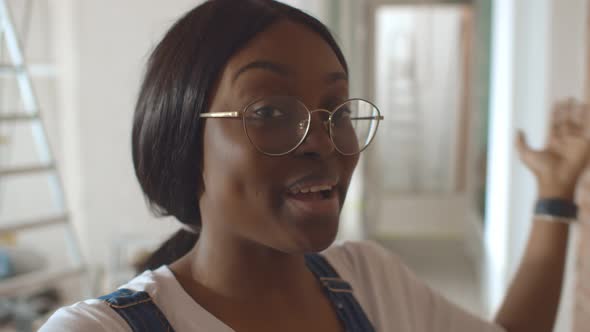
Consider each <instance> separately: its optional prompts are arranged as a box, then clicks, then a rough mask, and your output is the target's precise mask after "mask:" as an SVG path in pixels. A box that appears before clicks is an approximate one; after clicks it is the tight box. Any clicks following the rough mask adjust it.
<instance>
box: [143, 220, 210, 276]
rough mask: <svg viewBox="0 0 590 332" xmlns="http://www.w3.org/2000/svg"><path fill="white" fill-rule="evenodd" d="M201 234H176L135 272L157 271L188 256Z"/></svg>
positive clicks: (188, 232)
mask: <svg viewBox="0 0 590 332" xmlns="http://www.w3.org/2000/svg"><path fill="white" fill-rule="evenodd" d="M198 239H199V234H198V233H194V232H190V231H188V230H186V229H181V230H179V231H177V232H176V233H174V235H172V237H170V238H169V239H168V240H166V242H164V243H162V245H161V246H160V247H159V248H158V249H157V250H156V251H154V252H153V253H152V254H151V255H149V256H148V257H147V258H146V259H143V260H141V261H140V262H139V263H137V264H136V265H135V271H136V272H137V273H141V272H143V271H145V270H155V269H157V268H159V267H160V266H162V265H169V264H172V263H173V262H174V261H176V260H177V259H179V258H180V257H182V256H184V255H186V254H187V253H188V252H189V251H191V249H192V248H193V247H194V246H195V244H196V243H197V240H198Z"/></svg>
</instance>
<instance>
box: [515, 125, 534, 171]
mask: <svg viewBox="0 0 590 332" xmlns="http://www.w3.org/2000/svg"><path fill="white" fill-rule="evenodd" d="M516 149H517V151H518V155H519V156H520V159H521V160H522V161H523V162H524V163H525V165H527V166H528V167H529V168H530V169H534V168H535V167H534V166H535V165H534V164H535V162H534V161H535V156H536V154H537V151H535V150H533V149H531V147H530V146H529V144H528V142H527V140H526V137H525V135H524V132H523V131H522V130H519V131H518V133H517V134H516Z"/></svg>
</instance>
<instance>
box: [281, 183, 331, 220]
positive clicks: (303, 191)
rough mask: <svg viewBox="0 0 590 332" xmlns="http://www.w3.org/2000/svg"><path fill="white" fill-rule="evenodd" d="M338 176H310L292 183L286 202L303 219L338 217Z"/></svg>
mask: <svg viewBox="0 0 590 332" xmlns="http://www.w3.org/2000/svg"><path fill="white" fill-rule="evenodd" d="M338 183H339V179H338V177H337V176H334V175H332V174H319V173H316V174H309V175H307V176H303V177H301V178H299V179H297V180H296V181H294V182H292V183H291V184H290V185H289V186H288V187H287V188H288V189H287V193H286V198H287V199H286V201H287V203H288V205H289V206H290V207H291V209H292V211H293V212H294V213H295V214H297V215H299V216H302V217H316V216H337V215H338V214H339V212H340V200H339V195H338V191H337V188H338Z"/></svg>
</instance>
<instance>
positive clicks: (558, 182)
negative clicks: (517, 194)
mask: <svg viewBox="0 0 590 332" xmlns="http://www.w3.org/2000/svg"><path fill="white" fill-rule="evenodd" d="M550 121H551V122H550V126H549V135H548V137H547V142H546V144H545V147H544V148H543V149H540V150H535V149H532V148H531V147H530V146H529V145H528V143H527V141H526V138H525V135H524V133H523V132H522V131H519V133H518V136H517V140H516V147H517V149H518V152H519V155H520V158H521V159H522V161H523V162H524V163H525V165H526V166H527V167H528V168H529V169H530V170H531V171H532V172H533V173H534V174H535V176H536V178H537V184H538V186H539V196H540V197H541V198H566V199H573V196H574V192H575V189H576V184H577V183H578V179H579V178H580V175H581V174H582V172H583V170H584V168H585V167H586V165H587V163H588V159H589V156H590V135H589V130H588V129H589V127H590V126H589V121H590V110H589V109H588V105H586V104H580V103H578V102H576V101H575V100H574V99H571V98H570V99H568V100H567V101H562V102H558V103H556V104H555V105H554V107H553V112H552V116H551V120H550Z"/></svg>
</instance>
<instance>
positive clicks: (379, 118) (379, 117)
mask: <svg viewBox="0 0 590 332" xmlns="http://www.w3.org/2000/svg"><path fill="white" fill-rule="evenodd" d="M271 97H288V98H293V99H295V100H297V102H299V103H300V104H301V105H302V106H303V107H304V108H305V110H306V111H307V128H306V130H305V134H304V135H303V136H302V137H301V140H299V142H298V143H297V144H296V145H295V147H293V148H291V149H290V150H289V151H287V152H283V153H268V152H265V151H262V150H261V149H260V147H258V145H257V144H255V143H254V142H253V141H252V138H251V137H250V135H249V134H248V129H246V121H245V119H244V114H245V113H246V110H247V109H248V108H250V106H252V105H254V104H256V103H258V102H260V101H261V100H264V99H267V98H269V97H263V98H259V99H256V100H254V101H252V102H250V103H248V104H247V105H246V106H245V107H244V108H243V109H242V110H241V111H236V112H204V113H201V114H199V118H206V119H211V118H217V119H219V118H229V119H238V118H240V119H242V127H243V129H244V133H245V134H246V137H248V140H249V141H250V143H251V144H252V145H253V146H254V147H255V148H256V150H258V151H259V152H260V153H262V154H264V155H267V156H270V157H281V156H285V155H288V154H289V153H291V152H293V151H295V150H297V149H298V148H299V147H300V146H301V144H303V142H305V140H306V139H307V136H308V135H309V132H310V130H311V116H312V115H313V113H316V112H326V113H328V114H329V117H328V120H325V121H323V122H324V125H326V124H331V123H332V116H333V115H334V113H336V111H337V110H338V109H340V107H342V106H344V105H345V104H348V103H350V102H353V101H357V100H360V101H363V102H365V103H368V104H369V105H371V106H372V107H373V108H374V109H375V110H376V111H377V115H376V116H369V117H356V118H352V119H353V120H363V119H365V120H369V119H370V120H377V124H376V125H375V134H374V135H373V137H371V139H370V140H369V142H368V143H367V144H366V145H365V146H364V147H363V148H362V149H360V150H359V151H358V152H355V153H344V152H342V151H340V149H339V148H338V146H336V143H335V142H334V138H333V134H332V125H328V126H327V127H328V135H329V136H330V143H331V144H332V146H333V147H334V149H335V150H336V151H338V153H340V154H342V155H343V156H354V155H358V154H360V153H361V152H363V151H364V150H365V149H366V148H368V147H369V145H371V143H372V142H373V139H375V136H377V130H378V129H379V122H380V121H382V120H384V119H385V117H384V116H383V115H381V111H380V110H379V108H378V107H377V106H376V105H375V104H373V103H372V102H370V101H368V100H366V99H362V98H351V99H347V100H346V101H344V102H342V103H341V104H339V105H338V106H336V107H335V108H334V110H333V111H329V110H327V109H323V108H318V109H315V110H310V109H309V108H308V107H307V106H306V105H305V103H303V102H302V101H301V100H299V99H298V98H296V97H292V96H271Z"/></svg>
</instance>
